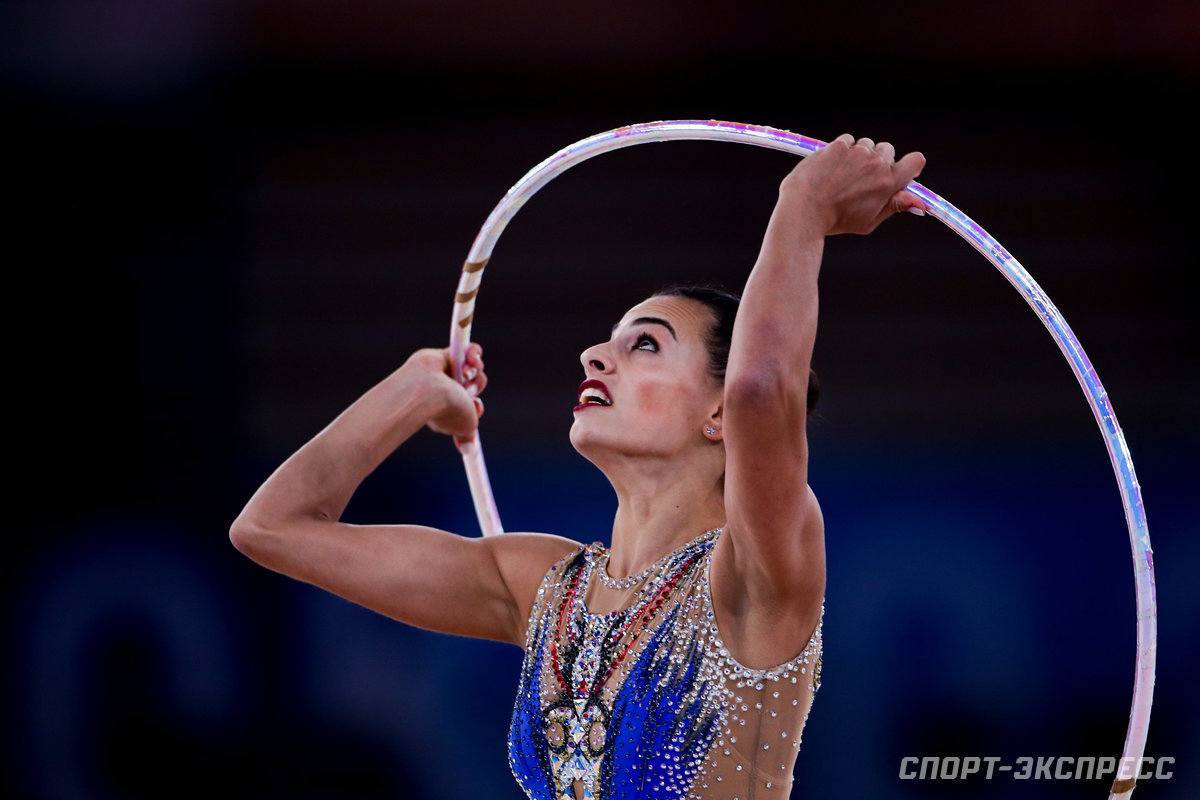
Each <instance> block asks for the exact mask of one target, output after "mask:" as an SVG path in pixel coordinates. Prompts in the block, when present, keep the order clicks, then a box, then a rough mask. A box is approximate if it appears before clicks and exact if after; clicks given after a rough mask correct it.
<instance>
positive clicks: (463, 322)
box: [458, 312, 475, 328]
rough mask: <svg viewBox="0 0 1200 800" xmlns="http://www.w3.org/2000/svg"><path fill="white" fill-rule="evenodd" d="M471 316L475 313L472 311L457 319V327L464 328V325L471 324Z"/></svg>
mask: <svg viewBox="0 0 1200 800" xmlns="http://www.w3.org/2000/svg"><path fill="white" fill-rule="evenodd" d="M473 316H475V313H474V312H471V313H470V314H467V315H466V316H465V317H463V318H462V319H460V320H459V321H458V327H460V328H465V327H467V326H468V325H470V324H471V317H473Z"/></svg>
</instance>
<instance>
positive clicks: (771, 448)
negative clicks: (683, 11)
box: [722, 134, 925, 608]
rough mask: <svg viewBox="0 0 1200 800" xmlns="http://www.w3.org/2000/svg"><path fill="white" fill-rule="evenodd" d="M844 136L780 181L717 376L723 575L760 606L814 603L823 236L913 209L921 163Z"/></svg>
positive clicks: (820, 562) (820, 574) (817, 593)
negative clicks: (813, 400)
mask: <svg viewBox="0 0 1200 800" xmlns="http://www.w3.org/2000/svg"><path fill="white" fill-rule="evenodd" d="M894 156H895V152H894V150H893V149H892V147H891V145H889V144H887V143H882V144H879V145H876V144H875V143H874V142H872V141H870V140H869V139H859V140H858V141H857V142H855V140H854V139H853V137H851V136H850V135H849V134H844V135H842V136H840V137H838V138H837V139H835V140H834V141H832V142H830V143H829V145H828V146H826V147H824V148H822V149H821V150H820V151H818V152H817V153H815V154H813V155H812V156H809V157H808V158H807V159H805V160H804V161H802V162H801V163H800V164H798V165H797V166H796V168H795V169H794V170H793V171H792V172H791V173H790V174H789V175H788V176H787V178H785V179H784V181H783V183H782V184H781V186H780V190H779V200H778V202H777V204H776V206H775V210H774V212H773V213H772V214H771V220H770V222H769V223H768V225H767V231H766V234H765V236H764V237H763V243H762V249H761V250H760V252H759V255H758V260H757V261H756V262H755V265H754V268H753V270H752V271H751V273H750V277H749V279H748V280H747V282H746V288H745V290H744V292H743V295H742V302H741V305H740V307H739V309H738V314H737V320H736V322H735V324H734V328H733V342H732V345H731V348H730V355H729V365H728V368H727V370H726V376H725V394H724V408H723V410H722V435H723V438H724V441H725V449H726V471H725V512H726V516H727V527H728V531H729V537H728V539H729V543H730V545H729V546H730V547H732V550H733V553H732V557H733V561H732V565H733V568H734V570H735V571H736V572H737V573H738V578H739V580H738V581H737V582H738V583H739V584H740V585H741V586H743V587H746V590H747V592H748V593H749V594H750V599H751V601H752V602H755V603H763V604H767V606H768V607H773V608H779V607H781V606H787V607H794V605H795V604H796V603H797V602H801V603H804V602H807V601H809V600H812V601H814V602H819V600H820V598H821V596H822V595H823V594H824V583H825V545H824V524H823V522H822V520H821V512H820V508H819V507H818V506H817V502H816V498H815V497H814V495H813V493H812V490H811V489H810V488H809V487H808V439H807V435H806V433H805V418H806V416H807V396H808V377H809V362H810V361H811V359H812V350H813V342H814V340H815V338H816V332H817V276H818V274H819V272H820V268H821V256H822V253H823V250H824V240H825V237H826V236H827V235H830V234H834V233H842V232H854V233H869V232H870V231H872V230H874V228H875V227H876V226H877V225H878V224H879V223H880V222H882V221H883V220H884V219H885V218H886V217H888V216H890V215H891V214H893V213H895V212H897V211H902V210H908V209H911V208H917V209H921V208H923V205H922V203H921V201H920V200H919V199H918V198H917V197H916V196H915V195H911V194H908V193H906V192H904V191H903V189H904V187H905V186H906V185H907V184H908V182H909V181H911V180H912V179H913V178H915V177H916V176H917V175H918V174H919V173H920V171H921V168H922V167H923V166H924V164H925V159H924V157H922V156H921V155H920V154H919V153H911V154H909V155H907V156H905V157H904V158H902V159H900V161H898V162H897V161H895V160H894Z"/></svg>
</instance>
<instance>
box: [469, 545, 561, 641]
mask: <svg viewBox="0 0 1200 800" xmlns="http://www.w3.org/2000/svg"><path fill="white" fill-rule="evenodd" d="M481 543H482V544H483V545H484V546H485V547H487V548H488V549H489V550H490V551H491V553H492V557H493V558H494V559H495V561H496V567H497V569H498V570H499V571H500V576H501V578H502V579H503V580H504V583H505V585H506V586H507V587H508V591H509V593H510V594H511V596H512V598H513V601H514V603H515V608H514V612H515V615H516V616H515V618H514V620H513V637H514V638H513V641H514V643H515V644H518V645H524V644H525V626H526V624H527V622H528V620H529V613H530V611H531V610H532V609H533V601H534V599H535V598H536V597H537V590H538V587H539V586H540V585H541V583H542V579H543V578H545V576H546V573H547V572H549V571H550V568H551V567H553V566H554V565H555V564H557V563H558V562H559V561H562V560H563V559H565V558H567V557H568V556H571V555H574V554H575V553H577V552H579V550H580V549H581V548H582V547H583V545H582V544H580V543H579V542H576V541H574V540H573V539H568V538H566V537H564V536H554V535H552V534H548V533H504V534H500V535H499V536H490V537H488V538H486V539H483V540H482V542H481Z"/></svg>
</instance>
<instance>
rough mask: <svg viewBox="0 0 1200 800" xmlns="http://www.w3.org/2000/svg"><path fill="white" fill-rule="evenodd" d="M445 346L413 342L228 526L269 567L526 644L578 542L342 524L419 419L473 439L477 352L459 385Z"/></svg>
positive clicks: (409, 617) (396, 613)
mask: <svg viewBox="0 0 1200 800" xmlns="http://www.w3.org/2000/svg"><path fill="white" fill-rule="evenodd" d="M449 366H450V364H449V355H448V353H447V352H446V351H445V350H419V351H417V352H416V353H414V354H413V355H412V357H410V358H409V359H408V361H407V362H405V364H404V365H403V366H402V367H400V369H398V370H396V371H395V372H394V373H392V374H391V375H390V376H388V378H386V379H385V380H384V381H383V382H381V383H380V384H378V385H377V386H375V387H374V388H373V389H371V390H370V391H368V392H367V393H366V394H365V395H363V396H362V397H361V398H359V399H358V400H357V401H356V402H355V403H354V404H353V405H352V406H350V408H348V409H346V411H344V412H343V413H342V414H341V415H339V416H338V417H337V419H335V420H334V421H333V422H332V423H330V424H329V426H328V427H326V428H325V429H324V430H323V431H321V432H320V433H319V434H317V436H316V437H314V438H313V439H312V440H311V441H310V442H308V443H307V444H306V445H304V447H302V448H301V449H300V450H299V451H297V452H296V453H295V454H294V455H293V456H292V457H291V458H289V459H288V460H287V461H285V462H284V463H283V465H282V466H280V467H279V469H277V470H276V471H275V473H274V474H273V475H271V477H270V478H268V479H267V482H266V483H264V484H263V485H262V487H261V488H259V490H258V491H257V492H256V493H255V494H254V496H253V497H252V498H251V499H250V502H249V503H247V504H246V507H245V508H244V509H243V510H242V513H241V514H240V515H239V516H238V518H237V519H236V520H235V521H234V523H233V526H232V527H231V528H230V539H231V540H232V541H233V544H234V546H235V547H237V549H238V550H240V551H241V552H242V553H244V554H245V555H247V556H249V557H250V558H251V559H253V560H254V561H257V562H258V563H259V564H262V565H263V566H265V567H268V568H270V569H273V570H275V571H277V572H282V573H283V574H285V575H289V576H291V577H293V578H297V579H299V580H302V581H306V582H308V583H312V584H315V585H317V586H320V587H322V588H324V589H327V590H329V591H331V592H333V593H334V594H337V595H340V596H342V597H345V598H346V599H348V600H352V601H353V602H356V603H359V604H360V605H363V606H366V607H368V608H371V609H374V610H376V611H378V612H380V613H382V614H386V615H388V616H390V617H394V618H396V619H399V620H402V621H404V622H407V623H409V624H412V625H416V626H418V627H422V628H427V629H430V630H437V631H442V632H445V633H454V634H459V635H463V636H473V637H477V638H484V639H495V640H498V641H507V642H513V643H514V644H518V645H523V644H524V630H525V619H526V617H527V616H528V612H529V608H530V606H531V605H532V603H533V598H534V594H535V592H536V589H537V586H538V583H539V582H540V580H541V577H542V575H543V574H544V573H545V572H546V570H547V569H548V568H549V567H550V565H551V564H552V563H553V562H554V561H556V560H557V559H558V558H561V557H562V556H563V555H565V554H566V553H568V552H570V551H571V549H573V548H574V547H575V546H576V545H575V543H574V542H571V541H569V540H566V539H561V538H558V537H553V536H543V535H537V534H505V535H504V536H493V537H489V538H486V539H483V538H465V537H462V536H458V535H455V534H452V533H447V532H446V531H440V530H437V529H435V528H427V527H423V526H416V525H367V526H361V525H349V524H346V523H343V522H339V521H338V520H339V518H340V517H341V515H342V512H343V511H344V510H345V508H346V505H347V504H348V503H349V502H350V497H351V495H352V494H353V493H354V491H355V489H357V488H358V486H359V484H360V483H361V482H362V481H363V479H365V478H366V476H367V475H369V474H370V473H371V472H372V471H373V470H374V469H375V468H376V467H377V466H378V465H379V464H380V462H382V461H383V459H384V458H386V457H387V456H388V454H389V453H391V452H392V451H393V450H394V449H395V448H397V447H398V446H399V445H400V444H401V443H402V442H404V441H405V440H406V439H408V437H409V436H411V435H412V434H414V433H415V432H416V431H418V430H419V429H420V428H421V427H422V426H424V425H429V426H430V427H431V428H433V429H434V430H437V431H439V432H442V433H447V434H450V435H453V436H454V437H455V438H456V439H462V438H466V437H469V436H470V435H471V434H472V433H473V431H474V430H475V427H476V425H477V424H478V418H479V415H480V414H482V413H483V404H482V402H481V401H480V400H479V399H478V394H479V393H480V392H482V390H483V388H484V386H485V385H486V383H487V377H486V375H485V374H484V372H483V361H482V352H481V350H480V348H479V346H478V345H472V346H471V348H470V350H469V351H468V354H467V368H468V370H469V373H468V374H470V371H473V372H474V376H473V378H472V379H471V381H470V382H469V383H468V384H467V385H466V386H465V387H464V386H460V385H459V384H458V383H457V382H455V381H454V380H453V379H452V378H450V377H449V375H448V373H449Z"/></svg>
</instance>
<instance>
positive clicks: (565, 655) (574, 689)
mask: <svg viewBox="0 0 1200 800" xmlns="http://www.w3.org/2000/svg"><path fill="white" fill-rule="evenodd" d="M718 535H719V531H710V532H709V533H708V534H706V535H705V536H702V537H700V538H699V539H697V540H695V541H694V542H692V543H691V544H689V545H687V546H685V547H684V548H680V550H677V551H675V553H672V554H669V555H668V556H667V557H664V558H663V559H662V560H661V561H659V562H658V563H657V564H655V565H654V567H653V568H652V569H651V570H649V571H647V572H645V573H639V575H638V576H637V578H638V581H637V584H638V586H639V587H640V588H636V591H633V590H634V588H635V587H634V586H633V585H632V584H633V583H634V582H633V581H627V580H622V581H619V582H617V581H614V580H613V579H611V578H608V576H607V575H606V574H603V573H602V572H601V571H599V570H601V569H602V568H603V567H604V566H605V565H606V564H607V556H608V553H607V550H606V549H605V548H603V547H602V546H600V545H598V544H597V545H591V546H588V547H582V548H580V550H578V551H577V552H576V553H574V554H572V555H571V556H569V557H567V558H565V559H563V561H561V562H560V563H559V564H556V565H555V566H554V567H553V568H552V569H551V570H550V571H549V572H547V574H546V577H545V578H544V579H543V582H542V584H541V586H540V587H539V589H538V592H537V599H536V601H535V603H534V607H533V611H532V613H531V615H530V618H529V626H528V634H527V639H526V647H525V660H524V663H523V665H522V669H521V683H520V686H519V688H518V692H517V698H516V703H515V704H514V709H513V719H512V725H511V727H510V731H509V763H510V766H511V767H512V771H513V775H514V776H515V777H516V779H517V782H518V783H519V784H520V785H521V787H522V789H524V791H525V793H526V795H527V796H528V797H530V798H531V799H532V800H617V799H618V798H625V797H628V798H640V797H647V796H653V797H660V798H678V799H679V800H685V799H686V800H732V798H735V797H756V798H759V800H785V799H786V798H787V797H788V795H789V792H790V789H791V781H790V779H789V780H779V781H768V782H766V783H765V789H764V779H763V777H762V776H764V775H765V774H766V773H767V771H768V770H775V769H776V768H778V772H776V773H775V774H776V775H777V776H786V775H790V774H791V769H792V766H793V765H794V763H795V759H796V749H795V748H790V749H789V748H787V747H782V748H771V747H770V745H769V744H766V743H764V742H765V741H766V740H767V739H768V737H769V738H774V737H776V736H778V737H779V738H780V739H783V740H785V741H786V740H787V739H788V738H789V737H788V733H787V731H788V730H792V731H798V730H800V729H801V728H802V727H803V724H804V722H805V720H806V719H807V717H808V711H809V708H810V706H811V702H812V697H813V694H814V693H815V691H816V688H817V686H819V677H818V675H819V672H818V669H817V667H816V666H814V668H813V669H812V670H811V676H810V675H806V676H805V680H803V681H798V680H797V678H796V675H797V671H796V666H797V664H799V663H813V664H815V665H819V664H820V654H821V626H820V625H819V624H818V626H817V629H816V631H814V633H813V636H812V639H811V640H810V641H809V643H808V645H807V647H805V648H804V651H803V652H802V653H801V654H800V655H798V656H797V657H796V658H793V659H791V660H790V661H788V662H786V663H784V664H781V665H780V666H778V667H774V668H771V669H765V670H758V669H751V668H748V667H746V666H744V665H742V664H740V663H739V662H738V661H737V659H736V658H735V657H734V656H733V655H732V654H731V653H730V651H729V649H728V647H727V645H726V644H725V642H724V641H723V640H722V639H721V636H720V633H719V631H718V626H717V623H716V621H715V616H714V613H713V607H712V597H711V594H710V591H709V577H708V575H709V568H710V561H711V552H712V547H713V544H714V543H715V541H716V538H717V536H718ZM593 578H596V580H594V581H593ZM614 583H615V584H618V585H617V586H614ZM614 592H617V593H620V592H624V593H626V594H628V593H630V592H632V597H631V598H626V603H625V606H624V607H623V608H622V609H621V610H619V611H616V612H613V613H611V614H591V613H590V612H589V610H588V609H589V604H591V603H594V602H596V601H597V599H598V598H599V597H600V596H601V595H602V594H605V593H607V596H608V597H609V601H610V603H611V602H612V601H613V599H614V597H613V593H614ZM609 607H613V606H612V605H609ZM800 674H803V672H801V673H800ZM781 678H784V679H790V682H789V680H783V681H781ZM768 685H769V686H770V691H767V688H766V687H767V686H768ZM747 693H748V695H747ZM751 706H753V708H751ZM735 709H736V711H735ZM731 726H732V728H733V729H737V730H738V731H739V732H740V733H744V734H745V738H747V739H748V740H749V741H747V742H744V743H739V741H738V739H739V736H737V735H730V733H731ZM775 741H779V739H775Z"/></svg>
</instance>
